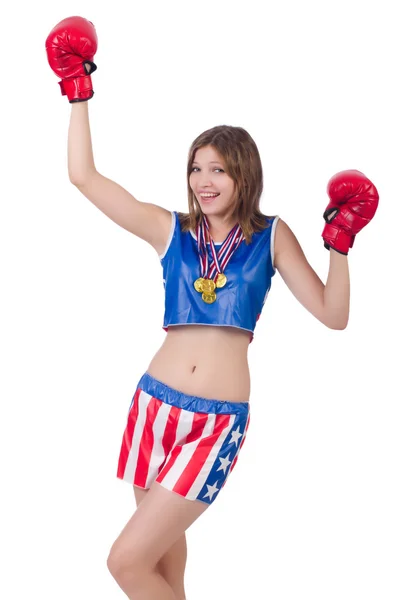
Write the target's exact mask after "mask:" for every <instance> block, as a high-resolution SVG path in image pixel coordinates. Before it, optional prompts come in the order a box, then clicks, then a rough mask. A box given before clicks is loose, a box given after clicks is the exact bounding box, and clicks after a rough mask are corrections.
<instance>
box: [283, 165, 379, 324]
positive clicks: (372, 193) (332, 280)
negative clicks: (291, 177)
mask: <svg viewBox="0 0 397 600" xmlns="http://www.w3.org/2000/svg"><path fill="white" fill-rule="evenodd" d="M327 194H328V196H329V198H330V201H329V203H328V206H327V208H326V210H325V212H324V214H323V218H324V220H325V226H324V229H323V232H322V234H321V235H322V238H323V240H324V246H325V248H326V249H327V250H329V252H330V257H329V272H328V279H327V283H326V285H324V284H323V282H322V281H321V279H320V278H319V277H318V275H317V274H316V273H315V271H314V270H313V269H312V267H311V266H310V265H309V263H308V262H307V260H306V257H305V255H304V254H303V250H302V248H301V247H300V245H299V242H298V240H297V239H296V237H295V236H294V234H293V233H292V231H291V229H290V228H289V227H288V225H287V224H286V223H285V222H284V221H282V220H281V219H279V221H278V223H276V232H275V240H274V265H275V267H276V268H277V269H278V271H279V272H280V275H281V276H282V278H283V279H284V281H285V283H286V284H287V285H288V287H289V289H290V290H291V292H292V293H293V294H294V295H295V297H296V298H297V299H298V300H299V302H301V304H303V306H304V307H305V308H307V310H309V311H310V312H311V313H312V314H313V315H314V316H315V317H316V318H317V319H319V320H320V321H321V322H322V323H324V325H326V326H327V327H329V328H330V329H345V328H346V326H347V323H348V320H349V303H350V281H349V267H348V264H347V255H348V253H349V249H350V248H352V247H353V244H354V240H355V237H356V235H357V234H358V233H359V232H360V231H361V230H362V229H363V227H365V226H366V225H368V223H369V222H370V221H371V219H372V218H373V217H374V215H375V213H376V210H377V208H378V203H379V194H378V190H377V189H376V187H375V186H374V184H373V183H372V181H370V180H369V179H368V177H366V176H365V175H364V173H361V171H357V170H356V169H350V170H347V171H340V172H339V173H336V174H335V175H334V176H333V177H331V179H330V180H329V182H328V185H327Z"/></svg>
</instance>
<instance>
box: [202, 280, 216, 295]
mask: <svg viewBox="0 0 397 600" xmlns="http://www.w3.org/2000/svg"><path fill="white" fill-rule="evenodd" d="M201 288H202V291H203V292H204V293H205V294H212V292H213V291H214V289H215V283H214V281H213V280H212V279H204V280H203V283H202V285H201Z"/></svg>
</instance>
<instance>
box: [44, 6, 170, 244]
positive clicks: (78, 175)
mask: <svg viewBox="0 0 397 600" xmlns="http://www.w3.org/2000/svg"><path fill="white" fill-rule="evenodd" d="M97 46H98V38H97V34H96V30H95V27H94V24H93V23H92V22H91V21H88V20H87V19H85V18H83V17H79V16H73V17H68V18H66V19H63V20H62V21H60V22H59V23H58V24H57V25H55V27H54V28H53V29H52V30H51V32H50V33H49V35H48V36H47V39H46V52H47V58H48V62H49V64H50V67H51V68H52V70H53V71H54V73H55V74H56V75H58V77H60V78H61V81H59V82H58V83H59V86H60V89H61V93H62V95H63V96H67V98H68V100H69V102H70V103H71V116H70V126H69V136H68V172H69V179H70V181H71V182H72V183H73V184H74V185H75V186H76V187H77V188H78V189H79V190H80V191H81V193H82V194H84V196H86V197H87V198H88V199H89V200H90V201H91V202H92V203H93V204H95V206H96V207H97V208H99V210H101V211H102V212H103V213H104V214H106V215H107V216H108V217H109V218H110V219H112V221H114V222H115V223H117V224H118V225H120V227H123V229H126V230H127V231H130V232H131V233H133V234H134V235H137V236H138V237H140V238H141V239H143V240H145V241H146V242H148V243H149V244H151V245H152V246H153V247H154V248H155V250H156V251H157V252H158V254H162V252H163V250H164V248H165V246H166V242H167V240H168V235H169V232H170V228H171V222H172V219H171V216H172V215H171V212H170V211H168V210H166V209H164V208H162V207H161V206H157V205H155V204H150V203H146V202H139V201H138V200H137V199H136V198H134V197H133V196H132V195H131V194H130V193H129V192H127V191H126V190H125V189H124V188H122V187H121V186H120V185H118V184H117V183H115V182H114V181H112V180H110V179H108V178H106V177H104V176H103V175H101V174H100V173H98V171H97V170H96V168H95V164H94V156H93V151H92V141H91V133H90V126H89V117H88V101H89V100H90V99H92V98H93V96H94V90H93V82H92V77H91V75H92V73H94V71H96V69H97V65H96V64H95V63H94V56H95V52H96V50H97Z"/></svg>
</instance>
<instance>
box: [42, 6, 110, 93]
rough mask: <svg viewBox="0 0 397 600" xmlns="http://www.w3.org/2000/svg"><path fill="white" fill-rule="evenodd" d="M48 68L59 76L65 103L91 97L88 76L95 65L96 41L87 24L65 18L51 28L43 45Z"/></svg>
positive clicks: (90, 24)
mask: <svg viewBox="0 0 397 600" xmlns="http://www.w3.org/2000/svg"><path fill="white" fill-rule="evenodd" d="M45 47H46V51H47V58H48V62H49V65H50V67H51V69H52V70H53V71H54V73H56V75H58V77H61V79H62V81H58V83H59V85H60V87H61V92H62V95H63V96H65V95H67V97H68V99H69V102H85V101H86V100H89V99H90V98H92V96H93V95H94V91H93V89H92V81H91V76H90V74H92V73H93V72H94V71H95V70H96V68H97V66H96V64H95V63H94V62H93V59H94V55H95V53H96V51H97V48H98V38H97V35H96V31H95V27H94V25H93V23H91V21H88V20H87V19H84V18H83V17H68V18H67V19H63V21H61V22H60V23H58V24H57V25H55V27H54V28H53V29H52V31H51V32H50V33H49V35H48V37H47V39H46V43H45Z"/></svg>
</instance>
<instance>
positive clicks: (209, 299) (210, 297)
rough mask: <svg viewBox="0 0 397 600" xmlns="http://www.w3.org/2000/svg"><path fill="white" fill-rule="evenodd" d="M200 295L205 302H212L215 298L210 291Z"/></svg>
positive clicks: (213, 293)
mask: <svg viewBox="0 0 397 600" xmlns="http://www.w3.org/2000/svg"><path fill="white" fill-rule="evenodd" d="M201 297H202V299H203V300H204V302H206V303H207V304H212V303H213V302H215V300H216V294H215V292H211V293H210V294H206V293H203V294H202V295H201Z"/></svg>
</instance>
